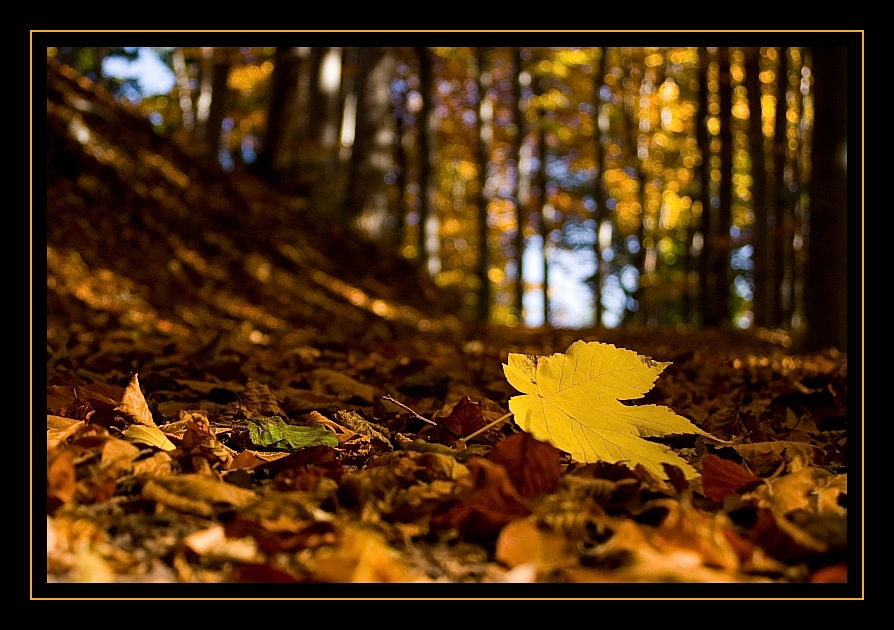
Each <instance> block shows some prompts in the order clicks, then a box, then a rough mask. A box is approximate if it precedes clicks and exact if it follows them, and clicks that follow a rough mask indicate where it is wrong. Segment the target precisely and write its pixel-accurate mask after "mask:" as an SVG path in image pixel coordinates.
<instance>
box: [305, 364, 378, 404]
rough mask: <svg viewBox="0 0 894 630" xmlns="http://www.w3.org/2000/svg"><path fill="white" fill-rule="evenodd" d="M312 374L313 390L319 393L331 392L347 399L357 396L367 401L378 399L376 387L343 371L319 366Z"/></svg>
mask: <svg viewBox="0 0 894 630" xmlns="http://www.w3.org/2000/svg"><path fill="white" fill-rule="evenodd" d="M312 374H313V379H314V380H313V385H312V387H313V392H314V393H315V394H317V395H324V394H330V393H331V394H336V395H338V396H341V397H342V398H344V399H345V400H348V399H350V398H351V397H352V396H357V397H358V398H361V399H363V400H365V401H367V402H373V401H374V400H375V399H376V389H375V387H373V386H372V385H366V384H364V383H361V382H360V381H357V380H355V379H353V378H351V377H350V376H347V375H345V374H342V373H341V372H336V371H335V370H328V369H326V368H318V369H316V370H314V371H313V372H312Z"/></svg>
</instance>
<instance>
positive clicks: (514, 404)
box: [503, 341, 716, 479]
mask: <svg viewBox="0 0 894 630" xmlns="http://www.w3.org/2000/svg"><path fill="white" fill-rule="evenodd" d="M668 365H670V363H658V362H655V361H652V360H651V359H649V358H647V357H641V356H639V355H638V354H637V353H635V352H633V351H632V350H625V349H623V348H616V347H615V346H613V345H611V344H604V343H598V342H590V343H586V342H583V341H576V342H574V343H573V344H571V346H570V347H569V348H568V350H567V351H566V353H565V354H554V355H552V356H548V357H538V356H531V355H524V354H510V355H509V359H508V363H507V364H504V365H503V371H504V373H505V375H506V379H507V380H508V381H509V383H510V384H511V385H512V386H513V387H515V389H517V390H518V391H520V392H522V394H523V395H522V396H513V397H512V398H510V399H509V410H510V411H511V412H512V413H513V415H514V416H515V421H516V423H517V424H518V426H519V427H521V428H522V429H523V430H524V431H527V432H528V433H530V434H531V435H533V436H534V437H535V438H537V439H538V440H543V441H545V442H549V443H551V444H553V445H554V446H556V447H558V448H560V449H562V450H563V451H566V452H568V453H569V454H570V455H571V457H572V458H574V459H575V460H577V461H580V462H585V463H586V462H596V461H607V462H612V463H623V464H625V465H627V466H628V467H630V468H634V467H635V466H636V464H637V463H639V464H642V465H643V467H644V468H646V469H647V470H649V471H650V472H652V473H653V474H655V475H656V476H657V477H659V478H664V479H666V478H667V475H666V473H665V471H664V469H663V468H662V466H661V464H662V463H668V464H672V465H674V466H677V467H678V468H680V469H681V470H682V471H683V473H684V475H685V476H686V478H687V479H693V478H695V477H696V476H698V472H697V471H696V470H695V469H694V468H693V467H692V466H690V465H689V464H688V463H687V462H686V461H685V460H684V459H683V458H682V457H680V456H679V455H677V454H676V453H674V452H673V451H672V450H671V449H670V448H668V447H667V446H664V445H662V444H657V443H655V442H649V441H647V440H643V439H641V438H643V437H650V436H664V435H672V434H686V433H695V434H698V435H703V436H706V437H710V438H713V439H716V438H714V436H712V435H711V434H710V433H707V432H705V431H703V430H702V429H700V428H698V427H697V426H695V425H694V424H692V422H690V421H689V420H687V419H686V418H684V417H682V416H678V415H677V414H676V413H674V412H673V411H672V410H671V409H669V408H667V407H663V406H659V405H641V406H629V405H624V404H622V403H621V402H620V401H621V400H631V399H635V398H641V397H642V396H643V395H644V394H645V393H646V392H647V391H649V389H651V388H652V385H653V384H654V383H655V380H656V379H657V378H658V376H659V374H661V372H662V371H663V370H664V368H665V367H667V366H668Z"/></svg>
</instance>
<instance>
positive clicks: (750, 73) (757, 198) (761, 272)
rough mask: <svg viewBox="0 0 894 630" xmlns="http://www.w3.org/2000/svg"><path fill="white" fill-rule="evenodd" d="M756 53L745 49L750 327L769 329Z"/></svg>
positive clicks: (770, 287) (771, 288) (766, 210)
mask: <svg viewBox="0 0 894 630" xmlns="http://www.w3.org/2000/svg"><path fill="white" fill-rule="evenodd" d="M760 57H761V54H760V49H759V48H747V49H745V89H746V90H747V92H748V109H749V116H748V123H749V144H750V155H751V180H752V186H751V201H752V207H753V209H754V228H753V232H752V238H751V244H752V247H753V254H752V261H753V262H754V303H753V312H754V323H755V325H757V326H761V327H769V326H772V325H773V315H772V312H771V300H770V298H769V295H770V294H772V293H773V292H774V291H775V287H774V286H773V285H771V284H770V277H769V273H768V266H769V265H768V262H769V261H768V258H769V257H770V256H771V255H772V251H773V250H772V247H770V246H769V245H770V238H771V236H770V232H769V230H768V227H769V208H768V206H767V186H766V182H767V168H766V166H767V163H766V160H765V158H764V134H763V127H762V120H761V82H760Z"/></svg>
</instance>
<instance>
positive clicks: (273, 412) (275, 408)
mask: <svg viewBox="0 0 894 630" xmlns="http://www.w3.org/2000/svg"><path fill="white" fill-rule="evenodd" d="M238 404H239V406H240V408H241V409H242V411H243V412H244V413H245V415H246V416H247V417H249V418H251V417H253V416H262V417H268V416H281V417H287V416H286V414H285V413H284V412H283V410H282V407H280V405H279V401H278V400H277V399H276V396H274V395H273V392H271V391H270V388H269V387H267V386H266V385H264V384H263V383H259V382H258V381H256V380H254V379H248V382H246V384H245V389H243V390H242V394H241V395H240V397H239V403H238Z"/></svg>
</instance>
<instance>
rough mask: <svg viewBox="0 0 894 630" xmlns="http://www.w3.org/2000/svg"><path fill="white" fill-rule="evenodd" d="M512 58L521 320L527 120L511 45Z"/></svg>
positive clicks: (519, 312) (520, 312) (516, 52)
mask: <svg viewBox="0 0 894 630" xmlns="http://www.w3.org/2000/svg"><path fill="white" fill-rule="evenodd" d="M512 55H513V60H514V63H515V72H514V73H513V75H512V87H513V91H514V97H515V98H514V99H513V102H514V103H515V111H514V114H515V116H514V119H515V124H516V126H517V127H518V136H517V138H518V142H517V143H516V147H515V148H516V157H515V165H516V175H515V210H516V213H515V217H516V226H517V231H516V233H515V260H516V263H517V266H516V272H515V273H516V275H515V312H516V316H517V317H518V321H519V322H524V298H525V277H524V274H523V271H524V267H523V262H524V253H525V223H527V212H528V203H529V195H530V187H531V186H530V173H529V170H528V168H529V163H530V162H529V159H528V157H527V154H526V153H525V135H526V134H525V130H526V129H527V122H526V121H525V107H524V104H523V100H522V99H524V95H523V94H522V85H521V73H522V58H521V49H520V48H514V49H513V50H512Z"/></svg>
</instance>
